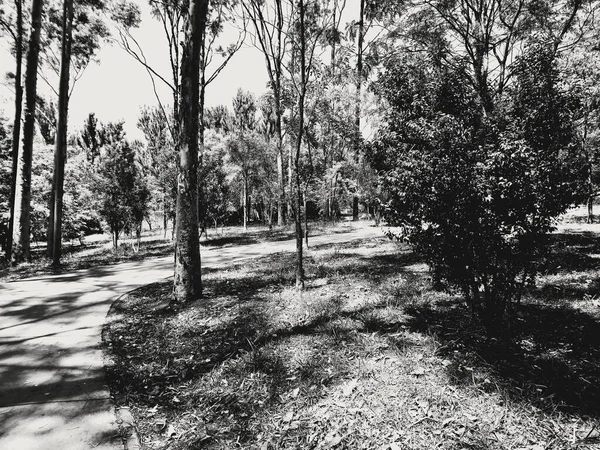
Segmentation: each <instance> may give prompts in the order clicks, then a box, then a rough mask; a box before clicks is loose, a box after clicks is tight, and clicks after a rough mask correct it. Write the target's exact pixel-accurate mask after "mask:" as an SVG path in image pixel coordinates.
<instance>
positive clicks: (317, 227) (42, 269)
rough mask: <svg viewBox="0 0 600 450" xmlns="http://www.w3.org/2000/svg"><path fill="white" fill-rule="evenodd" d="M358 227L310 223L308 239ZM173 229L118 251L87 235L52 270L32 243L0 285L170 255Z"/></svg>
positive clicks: (254, 231) (285, 230)
mask: <svg viewBox="0 0 600 450" xmlns="http://www.w3.org/2000/svg"><path fill="white" fill-rule="evenodd" d="M358 227H360V225H359V224H357V223H354V222H351V221H348V220H344V221H340V222H321V221H317V222H310V223H309V236H313V237H314V236H321V235H324V234H336V233H345V232H349V231H352V230H355V229H357V228H358ZM294 233H295V231H294V228H293V227H292V226H287V227H274V228H272V229H269V227H268V226H265V225H253V226H250V227H248V229H247V230H245V229H244V228H243V227H241V226H227V227H218V228H216V229H215V228H208V229H207V230H206V234H203V235H202V237H201V239H200V242H201V246H202V247H205V248H223V247H231V246H234V245H248V244H259V243H262V242H278V241H285V240H288V239H292V238H293V237H294ZM172 236H173V235H172V229H170V228H169V229H168V230H167V231H166V232H164V231H163V230H161V229H154V230H145V231H144V233H143V234H142V238H141V243H140V244H139V245H138V242H137V239H135V238H133V237H130V236H120V237H119V239H120V241H119V242H120V243H119V248H118V250H117V252H115V251H114V248H113V244H112V238H111V236H109V235H107V234H98V235H92V236H87V237H85V238H83V239H82V240H81V241H79V240H73V241H68V242H66V243H64V245H63V257H62V259H61V265H60V266H59V267H53V266H52V261H51V260H50V259H49V258H47V257H46V253H45V252H46V243H45V242H34V243H33V245H32V258H31V261H29V262H26V263H22V264H19V265H18V266H17V267H11V265H10V264H9V263H8V262H7V261H2V260H0V282H6V281H14V280H20V279H24V278H27V277H31V276H40V275H44V274H46V275H47V274H64V273H69V272H72V271H74V270H80V269H88V268H93V267H98V266H104V265H114V264H118V263H121V262H125V261H141V260H144V259H147V258H152V257H159V256H168V255H171V254H173V240H172Z"/></svg>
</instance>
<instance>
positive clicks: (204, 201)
mask: <svg viewBox="0 0 600 450" xmlns="http://www.w3.org/2000/svg"><path fill="white" fill-rule="evenodd" d="M223 142H224V141H223V136H221V135H218V134H216V133H214V132H213V131H209V132H207V133H206V136H205V143H204V152H203V154H202V164H201V165H200V166H199V176H198V178H199V179H200V180H201V184H200V189H201V192H202V195H199V196H198V201H199V205H198V211H199V213H200V214H199V217H198V220H199V222H200V224H201V225H202V226H204V227H208V226H210V225H211V224H216V223H218V222H223V221H224V220H225V218H226V217H227V214H228V206H229V196H230V185H229V184H228V182H227V172H226V169H225V161H224V160H225V156H226V150H225V148H224V145H223Z"/></svg>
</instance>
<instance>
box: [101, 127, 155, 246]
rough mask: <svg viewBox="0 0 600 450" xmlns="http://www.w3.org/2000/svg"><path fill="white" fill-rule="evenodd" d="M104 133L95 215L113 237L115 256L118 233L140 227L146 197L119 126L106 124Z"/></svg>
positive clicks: (143, 185)
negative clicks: (98, 214) (98, 201)
mask: <svg viewBox="0 0 600 450" xmlns="http://www.w3.org/2000/svg"><path fill="white" fill-rule="evenodd" d="M104 133H105V136H106V137H105V139H106V140H105V142H106V143H105V145H104V147H103V152H102V154H101V157H100V162H99V166H98V170H97V179H96V192H97V193H98V195H99V197H100V205H99V206H100V210H99V212H100V215H101V216H102V218H103V219H104V220H105V222H106V223H107V225H108V227H109V229H110V231H111V233H112V235H113V247H114V251H115V253H116V252H117V250H118V243H119V235H120V234H121V232H123V231H131V230H133V229H134V228H135V227H137V226H138V225H139V224H141V221H142V219H143V217H144V215H145V213H146V211H147V205H148V200H149V197H150V195H149V191H148V188H147V186H146V184H145V181H144V180H143V179H142V178H141V176H140V172H139V169H138V166H137V164H136V160H135V156H136V155H135V150H134V148H133V146H132V145H131V144H130V143H129V142H128V141H127V140H126V139H125V132H124V131H123V123H116V124H110V123H109V124H107V125H106V126H105V127H104Z"/></svg>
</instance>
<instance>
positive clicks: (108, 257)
mask: <svg viewBox="0 0 600 450" xmlns="http://www.w3.org/2000/svg"><path fill="white" fill-rule="evenodd" d="M110 239H111V238H110V236H100V238H99V239H97V240H95V241H93V242H90V243H84V244H83V245H80V244H70V245H66V246H64V248H63V257H62V259H61V265H60V266H59V267H54V266H53V265H52V260H51V259H49V258H47V257H46V254H45V252H46V246H45V245H39V244H38V245H36V246H35V247H33V249H32V258H31V261H29V262H26V263H22V264H19V265H18V266H16V267H13V266H11V265H10V264H9V263H8V262H5V261H1V260H0V282H6V281H13V280H19V279H22V278H28V277H33V276H39V275H45V274H60V273H69V272H72V271H74V270H79V269H88V268H90V267H97V266H102V265H109V264H117V263H119V262H124V261H137V260H141V259H144V258H149V257H156V256H166V255H169V254H171V253H173V243H172V241H171V240H170V239H168V238H163V237H162V235H159V234H156V233H154V234H150V235H148V236H146V237H145V238H144V240H143V242H142V244H141V245H140V248H139V251H134V250H133V248H132V246H131V244H129V243H125V242H121V243H120V245H119V249H118V251H117V253H115V252H114V250H113V247H112V243H111V240H110Z"/></svg>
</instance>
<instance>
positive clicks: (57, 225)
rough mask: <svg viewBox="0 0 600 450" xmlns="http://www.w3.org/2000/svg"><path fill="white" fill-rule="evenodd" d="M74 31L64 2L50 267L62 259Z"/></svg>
mask: <svg viewBox="0 0 600 450" xmlns="http://www.w3.org/2000/svg"><path fill="white" fill-rule="evenodd" d="M72 28H73V0H64V4H63V32H62V49H61V64H60V85H59V91H58V121H57V124H56V148H55V150H54V172H53V176H52V193H53V200H54V201H53V202H52V203H51V205H50V206H51V208H50V212H51V214H50V227H49V228H51V232H52V234H51V235H49V236H48V247H49V250H50V251H51V256H52V264H53V265H55V266H58V265H59V264H60V257H61V250H62V249H61V245H62V242H61V239H62V213H63V193H64V181H65V162H66V160H67V127H68V115H69V71H70V67H71V40H72V36H71V35H72Z"/></svg>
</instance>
